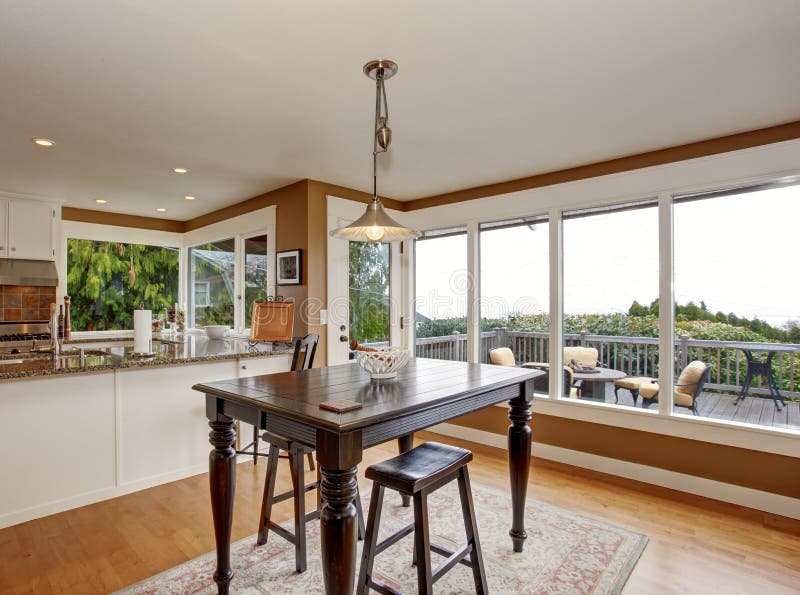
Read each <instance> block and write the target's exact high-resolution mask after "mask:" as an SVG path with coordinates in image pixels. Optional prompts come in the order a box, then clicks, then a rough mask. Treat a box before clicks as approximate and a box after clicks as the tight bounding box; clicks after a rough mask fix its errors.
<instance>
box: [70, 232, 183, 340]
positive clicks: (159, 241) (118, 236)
mask: <svg viewBox="0 0 800 595" xmlns="http://www.w3.org/2000/svg"><path fill="white" fill-rule="evenodd" d="M60 223H61V225H60V226H58V227H59V229H58V232H57V233H58V235H59V238H58V242H57V246H58V252H57V255H56V268H57V270H58V273H59V275H58V288H57V290H56V292H57V297H56V299H57V301H58V302H59V303H61V302H63V300H64V296H65V295H69V294H68V293H67V257H68V250H67V240H69V239H70V238H72V239H77V240H91V241H95V242H115V243H123V244H139V245H143V246H160V247H165V248H177V249H178V250H179V254H178V300H179V301H181V300H183V296H184V295H185V293H186V278H185V275H184V274H183V271H184V267H185V265H184V263H185V260H186V255H185V249H184V247H183V234H181V233H177V232H169V231H158V230H153V229H138V228H132V227H119V226H115V225H103V224H97V223H86V222H83V221H69V220H61V222H60ZM154 314H157V313H154ZM132 334H133V329H127V330H117V331H73V332H72V336H73V338H75V339H80V338H83V337H115V336H116V337H119V336H129V335H132Z"/></svg>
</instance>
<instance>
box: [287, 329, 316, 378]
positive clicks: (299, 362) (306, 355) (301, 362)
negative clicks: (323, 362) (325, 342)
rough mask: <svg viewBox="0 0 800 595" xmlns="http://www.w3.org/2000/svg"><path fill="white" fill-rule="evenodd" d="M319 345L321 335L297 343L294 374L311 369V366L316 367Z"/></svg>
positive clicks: (293, 365)
mask: <svg viewBox="0 0 800 595" xmlns="http://www.w3.org/2000/svg"><path fill="white" fill-rule="evenodd" d="M317 343H319V335H317V334H315V333H312V334H310V335H306V336H305V337H303V338H302V339H297V341H295V343H294V356H293V357H292V372H298V371H301V370H310V369H311V366H313V365H314V355H315V354H316V353H317ZM301 358H302V359H301Z"/></svg>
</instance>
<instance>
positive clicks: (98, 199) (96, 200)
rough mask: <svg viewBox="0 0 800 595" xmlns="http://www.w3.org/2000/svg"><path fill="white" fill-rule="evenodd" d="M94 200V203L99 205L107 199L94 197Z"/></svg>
mask: <svg viewBox="0 0 800 595" xmlns="http://www.w3.org/2000/svg"><path fill="white" fill-rule="evenodd" d="M94 202H96V203H97V204H99V205H104V204H106V203H107V202H108V201H107V200H106V199H105V198H95V199H94Z"/></svg>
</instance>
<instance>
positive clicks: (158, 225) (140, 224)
mask: <svg viewBox="0 0 800 595" xmlns="http://www.w3.org/2000/svg"><path fill="white" fill-rule="evenodd" d="M61 219H62V220H64V221H80V222H82V223H98V224H100V225H117V226H119V227H135V228H138V229H154V230H156V231H172V232H175V233H183V231H184V222H183V221H176V220H174V219H158V218H157V217H142V216H140V215H125V214H123V213H109V212H107V211H92V210H91V209H76V208H75V207H61Z"/></svg>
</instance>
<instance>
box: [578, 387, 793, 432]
mask: <svg viewBox="0 0 800 595" xmlns="http://www.w3.org/2000/svg"><path fill="white" fill-rule="evenodd" d="M607 386H608V388H607V390H606V398H605V400H606V403H614V391H613V390H612V389H611V386H612V385H611V383H609V384H608V385H607ZM587 400H588V399H587ZM735 400H736V396H735V395H731V394H723V393H716V392H708V391H704V392H703V394H702V395H701V396H700V398H699V400H698V402H697V403H698V408H697V412H698V413H699V415H700V417H707V418H710V419H723V420H726V421H739V422H742V423H748V424H756V425H759V426H770V427H773V428H786V429H790V430H800V402H797V401H789V400H788V399H786V397H784V400H786V407H784V408H783V409H781V411H778V410H777V409H776V408H775V404H774V403H773V402H772V399H769V398H764V397H762V396H756V395H748V396H746V397H745V398H744V400H743V401H742V402H741V403H739V404H738V405H734V401H735ZM618 404H619V405H623V406H627V407H633V399H632V398H631V394H630V393H629V392H628V391H627V390H624V389H620V390H619V403H618ZM641 406H642V399H639V402H638V405H637V407H641ZM652 407H653V408H655V405H653V406H652ZM675 411H676V412H678V413H690V411H689V410H688V409H686V408H685V407H677V408H676V409H675Z"/></svg>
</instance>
